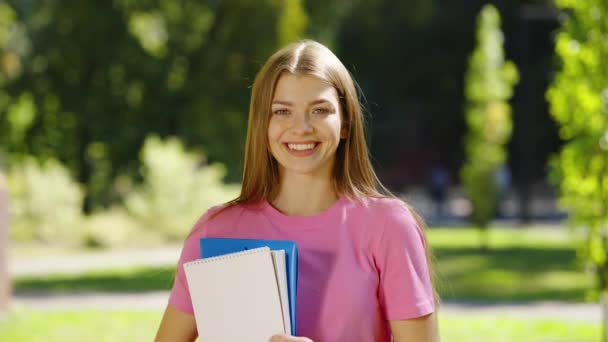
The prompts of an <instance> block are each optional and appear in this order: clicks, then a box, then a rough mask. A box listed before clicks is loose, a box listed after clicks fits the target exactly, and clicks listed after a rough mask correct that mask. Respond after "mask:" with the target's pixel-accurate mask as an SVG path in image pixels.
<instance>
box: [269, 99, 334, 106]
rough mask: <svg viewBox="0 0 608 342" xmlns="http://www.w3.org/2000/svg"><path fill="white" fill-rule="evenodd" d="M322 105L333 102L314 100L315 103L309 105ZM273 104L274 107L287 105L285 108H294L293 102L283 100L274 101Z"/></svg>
mask: <svg viewBox="0 0 608 342" xmlns="http://www.w3.org/2000/svg"><path fill="white" fill-rule="evenodd" d="M320 103H329V104H331V102H330V101H329V100H327V99H318V100H314V101H312V102H310V103H309V104H308V105H309V106H313V105H316V104H320ZM272 104H273V105H274V104H279V105H285V106H293V103H292V102H289V101H283V100H274V101H272Z"/></svg>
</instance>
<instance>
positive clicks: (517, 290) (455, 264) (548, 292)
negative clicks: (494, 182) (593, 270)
mask: <svg viewBox="0 0 608 342" xmlns="http://www.w3.org/2000/svg"><path fill="white" fill-rule="evenodd" d="M428 239H429V242H430V244H431V246H432V247H433V254H434V256H435V259H436V260H435V269H436V273H437V282H436V285H437V287H438V289H439V292H440V294H441V296H442V298H443V299H444V300H448V301H449V300H459V301H461V300H462V301H491V302H501V301H509V302H511V301H535V300H561V301H569V302H582V301H588V300H595V299H596V298H595V297H594V295H593V291H590V290H589V289H592V288H593V285H594V278H593V275H592V274H589V273H585V272H583V271H582V267H581V265H580V263H579V261H578V259H577V257H576V249H575V246H576V238H575V237H573V236H571V234H570V231H569V230H566V229H555V228H547V229H515V228H508V229H506V228H503V229H500V228H493V229H490V233H489V241H490V248H489V249H488V250H487V251H483V250H480V248H479V246H480V233H479V232H478V231H477V230H475V229H454V228H432V229H429V231H428Z"/></svg>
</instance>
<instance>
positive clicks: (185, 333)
mask: <svg viewBox="0 0 608 342" xmlns="http://www.w3.org/2000/svg"><path fill="white" fill-rule="evenodd" d="M197 336H198V332H197V330H196V322H195V321H194V316H193V315H189V314H187V313H183V312H181V311H179V310H177V309H176V308H174V307H173V306H171V305H167V309H165V314H164V315H163V319H162V321H161V322H160V327H159V328H158V332H157V333H156V339H155V340H154V341H155V342H165V341H176V342H192V341H194V340H196V337H197Z"/></svg>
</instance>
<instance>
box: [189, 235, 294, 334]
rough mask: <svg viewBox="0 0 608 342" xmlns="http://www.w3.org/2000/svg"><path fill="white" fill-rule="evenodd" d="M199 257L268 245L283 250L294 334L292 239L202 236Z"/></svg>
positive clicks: (273, 248) (209, 256)
mask: <svg viewBox="0 0 608 342" xmlns="http://www.w3.org/2000/svg"><path fill="white" fill-rule="evenodd" d="M200 247H201V258H211V257H215V256H220V255H224V254H228V253H234V252H240V251H244V250H247V249H253V248H260V247H268V248H270V249H271V250H274V251H277V250H284V251H285V258H286V260H285V262H286V264H287V292H288V295H289V314H290V316H291V332H292V334H293V335H295V334H296V294H297V284H298V249H297V247H296V243H295V242H294V241H288V240H257V239H227V238H202V239H201V240H200Z"/></svg>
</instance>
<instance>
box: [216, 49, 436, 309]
mask: <svg viewBox="0 0 608 342" xmlns="http://www.w3.org/2000/svg"><path fill="white" fill-rule="evenodd" d="M285 73H290V74H294V75H312V76H315V77H318V78H320V79H322V80H324V81H326V82H328V83H329V84H331V85H332V86H333V87H334V88H335V89H336V91H337V93H338V97H339V99H340V105H341V112H342V115H343V118H342V120H343V122H344V125H345V126H346V128H347V134H346V137H345V138H344V139H343V140H342V141H341V142H340V144H339V145H338V149H337V151H336V162H335V164H334V165H335V166H334V170H333V177H332V178H333V183H334V191H335V192H336V195H338V196H346V197H349V198H360V197H366V196H371V197H395V196H394V195H393V194H392V193H391V192H390V191H388V190H387V189H386V187H384V185H382V183H381V182H380V180H379V179H378V177H377V176H376V173H375V172H374V169H373V167H372V163H371V160H370V157H369V152H368V148H367V143H366V137H365V127H364V126H365V124H364V116H363V110H362V108H361V103H360V101H359V92H358V91H357V89H358V88H357V86H356V84H355V82H354V81H353V78H352V77H351V75H350V73H349V72H348V70H347V69H346V67H344V65H343V64H342V62H340V60H339V59H338V57H336V55H334V54H333V52H331V51H330V50H329V49H328V48H327V47H325V46H324V45H322V44H320V43H318V42H315V41H312V40H303V41H300V42H296V43H292V44H290V45H287V46H286V47H284V48H282V49H280V50H279V51H277V52H276V53H274V54H273V55H272V56H271V57H270V58H269V59H268V60H267V61H266V63H265V64H264V66H263V67H262V69H261V70H260V71H259V72H258V74H257V75H256V77H255V81H254V82H253V87H252V91H251V103H250V106H249V124H248V127H247V139H246V143H245V160H244V163H243V183H242V188H241V193H240V195H239V196H238V197H237V198H236V199H234V200H232V201H230V202H228V203H227V205H226V206H224V208H223V209H222V210H219V211H218V212H216V214H215V215H212V217H215V216H216V215H217V214H220V213H221V212H223V210H224V209H227V208H229V207H231V206H233V205H237V204H249V203H258V202H260V201H262V200H269V201H271V200H272V199H274V198H275V197H276V195H277V193H278V191H279V184H280V181H279V168H278V165H277V161H276V160H275V159H274V157H273V156H272V154H271V152H270V148H269V142H268V124H269V121H270V113H271V104H272V98H273V96H274V91H275V87H276V84H277V82H278V80H279V78H280V77H281V76H282V75H283V74H285ZM404 203H405V202H404ZM405 205H406V206H407V207H408V208H409V209H410V211H411V213H412V215H413V216H414V218H415V219H416V221H417V223H418V225H419V226H420V228H421V229H422V230H423V234H424V229H425V228H426V225H425V224H424V221H423V220H422V218H421V217H420V216H419V215H418V214H417V213H416V211H415V210H414V209H413V208H412V207H411V206H410V205H408V204H407V203H405ZM425 240H426V237H425ZM426 245H427V246H426V247H427V248H426V254H427V261H428V265H429V268H431V264H432V262H431V253H430V246H429V245H428V243H427V244H426ZM431 273H433V270H432V268H431ZM433 278H434V276H433ZM435 299H436V301H438V300H439V297H438V295H437V294H436V293H435Z"/></svg>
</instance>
